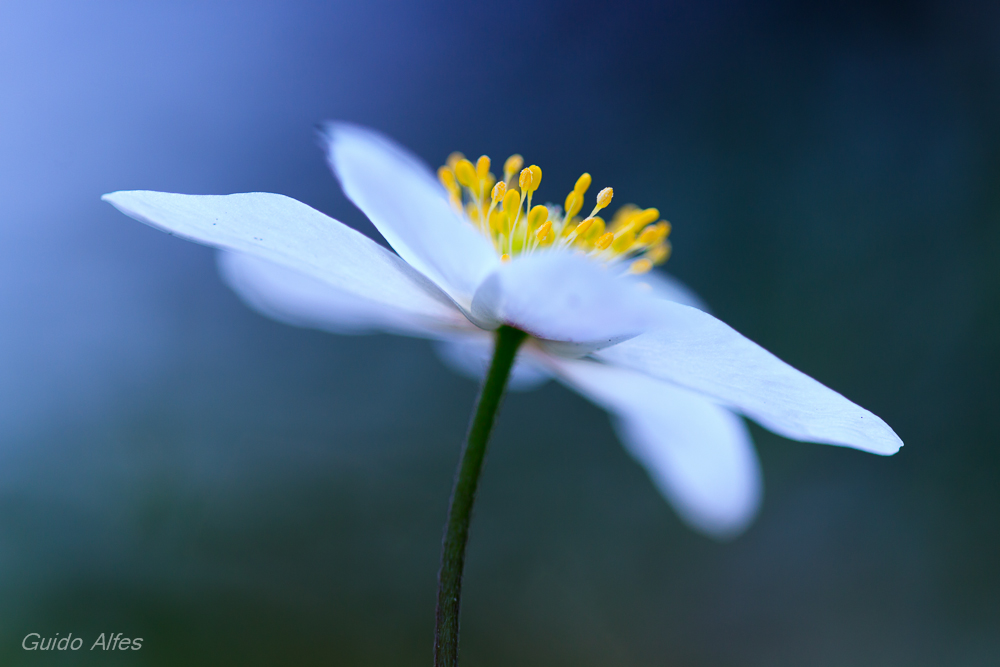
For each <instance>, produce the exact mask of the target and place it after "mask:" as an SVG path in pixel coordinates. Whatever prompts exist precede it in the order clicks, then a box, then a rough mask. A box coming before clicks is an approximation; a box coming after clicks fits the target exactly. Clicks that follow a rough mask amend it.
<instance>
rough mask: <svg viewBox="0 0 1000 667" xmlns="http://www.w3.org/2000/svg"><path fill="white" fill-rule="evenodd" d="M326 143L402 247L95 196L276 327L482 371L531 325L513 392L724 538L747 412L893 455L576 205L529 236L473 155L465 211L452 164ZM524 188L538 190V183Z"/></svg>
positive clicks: (305, 213)
mask: <svg viewBox="0 0 1000 667" xmlns="http://www.w3.org/2000/svg"><path fill="white" fill-rule="evenodd" d="M326 139H327V141H328V149H329V150H328V155H329V160H330V164H331V166H332V168H333V170H334V172H335V173H336V175H337V177H338V178H339V179H340V183H341V185H342V187H343V189H344V192H345V193H346V194H347V196H348V197H349V198H350V199H351V200H352V201H353V202H354V203H355V204H356V205H357V206H358V207H359V208H360V209H361V210H362V211H363V212H364V213H365V214H366V215H367V216H368V218H369V219H370V220H371V221H372V223H374V225H375V226H376V227H377V228H378V230H379V232H381V234H382V235H383V236H384V237H385V239H386V240H387V241H388V242H389V244H390V245H391V246H392V248H393V249H394V250H395V251H396V254H393V253H392V252H390V251H388V250H386V249H385V248H383V247H382V246H380V245H379V244H377V243H375V242H374V241H372V240H371V239H369V238H367V237H365V236H363V235H362V234H360V233H358V232H356V231H354V230H352V229H350V228H349V227H347V226H345V225H343V224H341V223H340V222H338V221H336V220H334V219H332V218H330V217H328V216H326V215H324V214H322V213H320V212H318V211H316V210H314V209H312V208H310V207H309V206H306V205H305V204H302V203H300V202H298V201H295V200H293V199H290V198H288V197H284V196H282V195H277V194H266V193H248V194H234V195H226V196H194V195H180V194H168V193H161V192H147V191H133V192H115V193H112V194H108V195H105V196H104V199H105V200H107V201H109V202H110V203H112V204H113V205H114V206H116V207H117V208H118V209H120V210H121V211H122V212H124V213H126V214H127V215H130V216H132V217H133V218H135V219H137V220H141V221H142V222H145V223H147V224H150V225H152V226H154V227H157V228H159V229H162V230H164V231H167V232H169V233H171V234H174V235H177V236H180V237H183V238H187V239H190V240H193V241H197V242H199V243H204V244H206V245H210V246H214V247H217V248H221V249H222V250H224V251H225V252H223V253H221V254H220V258H219V259H220V268H221V270H222V273H223V276H224V278H225V279H226V281H227V282H228V283H229V285H231V286H232V287H233V289H235V290H236V292H237V293H238V294H240V296H241V297H242V298H243V299H244V300H245V301H246V302H247V303H248V304H250V305H251V306H252V307H254V308H255V309H257V310H258V311H260V312H262V313H264V314H267V315H269V316H271V317H274V318H276V319H279V320H282V321H285V322H289V323H292V324H297V325H301V326H309V327H316V328H320V329H325V330H329V331H335V332H345V333H348V332H354V333H360V332H366V331H389V332H393V333H399V334H403V335H410V336H419V337H425V338H430V339H434V340H437V341H441V342H440V343H439V346H440V348H441V349H442V350H443V352H444V355H443V356H444V357H445V359H446V360H447V361H449V363H450V364H451V365H452V366H457V367H458V368H460V369H464V370H467V371H470V370H471V371H472V372H473V373H481V372H482V370H483V368H484V366H485V364H486V359H487V357H488V352H489V346H490V344H491V340H492V336H491V334H490V331H491V330H493V329H496V328H497V327H498V326H500V325H501V324H509V325H511V326H514V327H517V328H519V329H522V330H523V331H525V332H527V333H529V334H530V335H531V338H530V339H529V342H527V343H525V344H524V345H523V346H522V348H521V351H520V353H519V357H518V362H517V365H516V366H515V369H514V375H513V378H512V383H513V386H514V387H515V388H516V387H517V386H519V385H520V386H530V385H532V384H537V383H538V382H540V381H542V380H544V379H547V378H548V377H555V378H557V379H558V380H560V381H561V382H563V383H564V384H566V385H567V386H569V387H572V388H573V389H575V390H577V391H579V392H580V393H581V394H583V395H584V396H586V397H587V398H589V399H590V400H592V401H593V402H595V403H596V404H598V405H599V406H601V407H602V408H604V409H605V410H607V411H608V412H610V413H611V414H612V416H613V421H614V423H615V427H616V429H617V432H618V434H619V436H620V438H621V440H622V442H623V443H624V444H625V447H626V448H627V449H628V451H629V453H630V454H632V456H634V457H635V458H636V459H637V460H638V461H639V462H640V463H641V464H642V465H643V466H645V468H646V470H647V471H648V472H649V474H650V476H651V477H652V479H653V481H654V483H655V484H656V485H657V487H658V488H659V489H660V491H662V492H663V494H664V495H665V496H666V497H667V499H668V500H669V501H670V502H671V503H672V504H673V505H674V507H675V508H676V509H677V511H678V513H679V514H680V516H681V517H682V518H683V519H684V520H685V521H686V522H687V523H689V524H690V525H692V526H693V527H695V528H697V529H700V530H702V531H704V532H706V533H708V534H710V535H713V536H716V537H727V536H732V535H735V534H737V533H739V532H740V531H742V530H743V529H744V528H745V527H746V526H747V525H748V523H749V522H750V520H751V519H752V518H753V516H754V514H755V512H756V511H757V508H758V506H759V503H760V497H761V477H760V468H759V463H758V460H757V456H756V453H755V451H754V448H753V444H752V442H751V440H750V435H749V433H748V430H747V428H746V425H745V424H744V422H743V420H742V419H741V417H740V415H742V416H744V417H748V418H750V419H753V420H754V421H756V422H758V423H759V424H761V425H762V426H764V427H766V428H768V429H770V430H771V431H774V432H775V433H778V434H780V435H783V436H785V437H787V438H791V439H793V440H801V441H808V442H817V443H825V444H831V445H843V446H847V447H854V448H856V449H861V450H865V451H868V452H873V453H876V454H894V453H895V452H896V451H898V450H899V448H900V447H901V446H902V442H901V441H900V439H899V438H898V437H897V436H896V434H895V433H894V432H893V431H892V429H891V428H889V426H888V425H887V424H886V423H885V422H883V421H882V420H881V419H879V418H878V417H876V416H875V415H874V414H872V413H871V412H868V411H867V410H865V409H863V408H861V407H859V406H857V405H855V404H854V403H852V402H850V401H849V400H847V399H846V398H844V397H843V396H841V395H840V394H838V393H837V392H835V391H833V390H831V389H829V388H827V387H825V386H823V385H822V384H820V383H819V382H817V381H816V380H814V379H812V378H810V377H808V376H807V375H805V374H803V373H801V372H799V371H797V370H795V369H794V368H792V367H791V366H789V365H787V364H785V363H784V362H782V361H781V360H779V359H778V358H777V357H775V356H774V355H772V354H770V353H769V352H767V351H766V350H764V349H763V348H761V347H760V346H758V345H756V344H755V343H753V342H751V341H749V340H748V339H746V338H744V337H743V336H741V335H740V334H739V333H737V332H736V331H734V330H733V329H731V328H730V327H728V326H727V325H726V324H724V323H722V322H720V321H719V320H717V319H715V318H714V317H712V316H711V315H709V314H707V313H706V312H704V309H702V308H701V307H700V306H699V304H698V302H697V300H696V298H695V297H694V296H693V295H691V294H690V292H688V291H687V290H686V289H685V288H683V287H681V286H680V285H679V284H677V283H676V282H675V281H672V280H670V279H668V278H665V277H657V276H655V274H645V275H642V276H641V282H640V278H639V277H637V276H635V275H633V273H634V272H635V271H638V272H642V271H643V270H646V269H648V268H649V267H648V265H645V266H643V265H642V264H643V263H639V265H638V266H636V263H635V262H633V264H632V267H633V270H634V271H632V272H630V271H625V270H623V267H624V263H622V262H621V261H620V260H621V259H622V258H623V257H628V256H629V255H630V254H634V253H631V252H630V251H627V249H626V251H625V252H618V253H616V252H615V249H614V248H608V251H607V252H603V251H601V248H600V244H597V245H596V246H595V241H594V239H591V242H590V244H589V245H585V247H583V249H584V250H587V251H588V252H586V253H582V252H581V250H580V248H581V247H582V246H581V244H579V243H577V244H573V243H569V244H567V243H564V242H562V241H565V240H566V238H567V235H568V234H570V232H571V230H572V229H573V226H572V225H573V224H574V223H575V222H577V221H576V220H573V215H572V214H573V213H574V212H575V211H578V210H579V209H580V206H579V205H578V203H576V202H572V201H571V200H570V199H569V198H568V199H567V208H569V209H571V210H569V211H567V213H568V215H563V214H562V212H561V210H560V209H559V207H549V208H548V209H547V210H546V213H547V216H544V217H547V218H551V221H552V222H553V223H554V224H555V225H556V228H555V231H556V232H558V233H557V234H555V233H550V232H549V231H548V230H544V231H545V232H546V233H545V234H536V232H539V231H542V230H539V229H537V227H538V225H539V223H538V220H539V219H541V218H539V217H538V216H541V214H542V212H541V211H539V212H538V214H537V215H536V218H535V219H534V220H533V223H534V224H535V227H534V228H532V229H531V232H532V236H531V237H528V235H527V230H528V227H527V226H526V222H525V221H524V218H525V217H527V215H528V213H527V211H528V209H527V208H525V213H524V215H521V213H520V211H521V208H520V204H518V206H519V208H518V209H517V211H518V213H517V216H515V217H518V216H519V217H518V221H519V224H520V225H522V226H523V230H524V231H522V228H521V227H515V228H514V229H513V230H512V229H511V222H512V221H511V220H507V224H506V226H505V225H504V223H503V220H500V221H499V222H497V221H496V220H494V219H492V218H493V217H495V215H494V216H491V215H489V214H487V211H486V209H487V205H488V204H489V203H490V195H489V193H490V190H489V187H488V186H491V185H492V181H493V177H492V174H487V173H486V172H484V170H483V169H482V164H480V165H479V167H480V169H479V171H478V172H477V173H476V176H475V177H476V178H477V179H479V180H478V181H476V183H478V185H475V184H474V183H473V184H472V185H473V187H472V189H471V191H472V192H473V194H475V195H478V196H479V198H480V199H479V201H478V203H477V204H476V205H475V206H473V207H471V208H469V209H468V210H470V211H472V213H471V214H467V213H465V212H463V209H462V208H461V206H457V207H456V203H457V202H456V192H460V190H459V189H458V188H457V186H456V184H455V183H454V182H452V180H453V179H452V180H449V177H448V175H447V174H444V176H445V178H444V182H445V185H446V186H448V187H447V188H446V187H442V185H441V184H440V183H439V182H438V181H437V180H435V178H434V177H433V175H432V173H431V172H430V171H429V170H428V169H427V168H426V166H425V165H423V164H422V163H421V162H420V161H419V160H417V159H416V158H415V157H413V156H412V155H410V154H409V153H408V152H406V151H405V150H404V149H402V148H401V147H399V146H397V145H396V144H394V143H392V142H391V141H389V140H388V139H386V138H384V137H382V136H381V135H378V134H376V133H374V132H372V131H370V130H367V129H363V128H359V127H355V126H350V125H343V124H332V125H330V126H328V128H327V133H326ZM515 157H516V156H515ZM509 166H510V165H509V164H508V167H509ZM515 166H517V165H515ZM463 168H464V169H465V173H464V177H465V178H464V179H463V178H462V176H463V173H462V169H463ZM486 170H487V171H488V163H487V167H486ZM446 171H447V170H446ZM509 171H510V170H509V169H508V172H509ZM525 171H529V170H525ZM459 172H460V173H459V179H458V180H460V181H463V180H464V181H466V182H468V181H470V179H471V178H472V177H470V176H469V174H468V163H466V164H464V165H463V166H462V167H459ZM451 173H452V174H454V172H451ZM509 178H510V175H509V173H505V181H507V180H508V179H509ZM540 178H541V172H540V171H538V172H537V179H538V180H540ZM581 180H583V179H581ZM586 181H587V183H586V184H589V177H587V179H586ZM466 184H468V183H466ZM586 184H585V185H586ZM521 185H522V186H525V187H522V188H521V190H522V192H524V193H525V194H528V193H530V192H531V190H532V182H531V176H530V175H529V176H528V182H527V183H524V182H522V184H521ZM537 186H538V181H537V180H536V181H535V182H534V189H537ZM476 188H478V190H476ZM512 189H513V188H511V190H512ZM585 189H586V188H585V187H584V188H583V190H585ZM575 190H580V188H579V187H578V188H576V189H575ZM499 194H500V195H501V197H500V200H495V201H498V203H499V201H502V199H503V197H502V195H503V194H504V193H503V192H500V193H499ZM608 194H609V193H606V194H605V199H609V198H610V197H609V196H608ZM571 196H572V193H571ZM581 200H582V192H581ZM605 203H606V202H605ZM508 204H510V202H508ZM501 208H502V204H501V205H500V206H497V207H494V208H493V210H494V211H498V210H500V209H501ZM649 210H653V209H649ZM508 212H509V213H511V215H513V214H514V211H513V208H512V207H509V209H508ZM596 212H597V209H595V213H596ZM470 215H471V217H470ZM592 216H593V214H592ZM561 217H565V218H568V219H570V220H569V221H564V220H562V219H561ZM473 218H479V219H481V220H482V221H483V222H482V224H479V223H477V222H474V220H473ZM595 219H596V218H595ZM491 224H492V225H493V227H492V228H491V227H490V225H491ZM602 226H603V223H602ZM636 231H638V230H636ZM553 236H555V237H557V238H556V240H555V241H554V240H553ZM662 236H663V235H662V234H661V235H660V238H661V239H662ZM560 239H561V241H560ZM604 245H605V246H607V243H605V244H604ZM615 248H618V246H617V245H616V246H615ZM518 250H520V251H521V252H520V254H518V252H517V251H518ZM619 250H620V248H619ZM511 251H513V252H511ZM662 254H663V253H662V252H661V253H660V256H662ZM501 255H507V256H505V257H503V259H501ZM509 255H513V257H512V258H511V257H510V256H509ZM504 260H509V261H504Z"/></svg>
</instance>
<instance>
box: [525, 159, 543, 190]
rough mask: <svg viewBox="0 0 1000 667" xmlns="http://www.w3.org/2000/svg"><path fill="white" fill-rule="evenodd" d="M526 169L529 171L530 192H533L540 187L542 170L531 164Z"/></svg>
mask: <svg viewBox="0 0 1000 667" xmlns="http://www.w3.org/2000/svg"><path fill="white" fill-rule="evenodd" d="M528 169H530V170H531V191H532V192H534V191H535V190H537V189H538V188H539V187H540V186H541V185H542V168H541V167H539V166H538V165H537V164H533V165H531V166H530V167H528Z"/></svg>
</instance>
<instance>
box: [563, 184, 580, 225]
mask: <svg viewBox="0 0 1000 667" xmlns="http://www.w3.org/2000/svg"><path fill="white" fill-rule="evenodd" d="M565 208H566V219H567V220H572V219H573V216H574V215H576V214H577V213H579V212H580V209H581V208H583V195H581V194H580V193H579V192H578V191H576V190H573V192H571V193H569V194H568V195H566V207H565Z"/></svg>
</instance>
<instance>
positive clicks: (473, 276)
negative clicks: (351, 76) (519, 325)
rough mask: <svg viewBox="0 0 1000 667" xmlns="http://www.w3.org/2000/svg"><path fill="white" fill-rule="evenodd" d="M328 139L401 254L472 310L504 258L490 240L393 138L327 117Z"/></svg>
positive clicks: (369, 212)
mask: <svg viewBox="0 0 1000 667" xmlns="http://www.w3.org/2000/svg"><path fill="white" fill-rule="evenodd" d="M325 139H326V143H327V156H328V159H329V162H330V166H331V167H332V168H333V171H334V173H335V174H336V175H337V178H338V179H340V185H341V187H342V188H343V189H344V193H345V194H346V195H347V196H348V198H349V199H350V200H351V201H353V202H354V203H355V205H356V206H357V207H358V208H360V209H361V210H362V212H364V214H365V215H366V216H368V219H369V220H371V221H372V224H374V225H375V227H376V228H378V231H379V232H380V233H381V234H382V236H384V237H385V239H386V241H388V242H389V245H391V246H392V247H393V249H395V251H396V252H398V253H399V256H400V257H402V258H403V259H405V260H406V261H407V262H408V263H409V264H410V265H411V266H413V267H414V268H415V269H417V270H418V271H420V272H421V273H423V274H424V275H425V276H427V277H428V278H430V279H431V280H433V281H434V282H435V283H437V284H438V285H439V286H440V287H441V288H442V289H443V290H444V291H445V292H447V293H448V294H449V295H451V297H452V298H453V299H455V300H456V301H457V302H458V303H459V304H461V305H462V306H463V307H465V308H467V307H468V306H469V304H470V303H471V301H472V294H473V292H475V289H476V287H477V286H478V285H479V283H480V282H482V280H483V278H485V277H486V276H487V275H488V274H489V272H490V271H491V270H493V268H494V267H495V266H496V265H497V264H499V262H500V259H499V257H497V253H496V250H494V248H493V244H492V243H491V242H490V241H489V240H488V239H487V238H486V237H485V236H483V235H482V234H480V233H479V232H478V231H477V230H476V229H475V228H473V226H472V225H471V224H469V223H468V222H466V221H465V220H464V219H463V218H462V217H461V216H459V215H458V214H457V213H456V212H455V210H454V209H453V208H452V207H451V205H450V204H449V203H448V199H447V197H446V195H445V192H444V188H442V187H441V185H440V184H439V183H438V182H437V179H435V178H434V176H433V175H432V174H431V172H430V170H428V168H427V167H426V166H425V165H424V164H423V163H422V162H421V161H420V160H419V159H417V158H416V157H414V156H413V155H411V154H410V153H409V152H407V151H406V150H405V149H403V148H402V147H400V146H399V145H397V144H395V143H394V142H392V141H391V140H389V139H388V138H386V137H384V136H382V135H381V134H378V133H376V132H374V131H372V130H368V129H365V128H361V127H357V126H355V125H348V124H345V123H329V124H328V125H327V126H326V127H325Z"/></svg>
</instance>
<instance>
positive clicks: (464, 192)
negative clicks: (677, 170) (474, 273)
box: [437, 152, 670, 273]
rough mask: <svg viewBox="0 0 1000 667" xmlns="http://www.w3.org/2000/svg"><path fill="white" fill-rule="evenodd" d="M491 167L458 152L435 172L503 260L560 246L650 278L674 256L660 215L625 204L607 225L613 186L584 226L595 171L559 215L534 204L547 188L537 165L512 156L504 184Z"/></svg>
mask: <svg viewBox="0 0 1000 667" xmlns="http://www.w3.org/2000/svg"><path fill="white" fill-rule="evenodd" d="M491 164H492V162H491V160H490V158H489V157H488V156H486V155H483V156H480V157H479V158H478V159H477V160H476V161H475V162H471V161H469V160H467V159H466V158H465V157H464V156H463V155H462V154H461V153H457V152H456V153H452V154H451V155H449V156H448V162H447V164H446V165H445V166H443V167H441V168H440V169H438V172H437V174H438V179H439V180H440V181H441V184H442V185H443V186H444V188H445V190H446V191H447V192H448V197H449V199H450V200H451V203H452V205H453V206H454V207H455V209H456V211H458V212H459V213H460V214H462V217H464V218H465V219H466V220H467V221H469V222H470V223H471V224H473V225H474V226H476V227H478V228H479V230H480V231H481V232H482V233H483V234H484V235H486V236H487V238H489V239H490V241H491V242H492V243H493V246H494V247H495V248H496V250H497V253H498V254H500V255H501V258H502V259H503V261H509V260H510V259H511V257H513V256H514V255H517V254H519V253H530V252H535V251H536V250H538V249H540V248H543V247H548V246H550V245H552V244H556V245H557V246H558V247H559V248H567V249H568V248H573V247H575V248H576V249H577V251H578V252H579V251H582V252H584V253H585V254H587V255H588V256H590V257H592V258H593V259H594V260H596V261H598V262H601V263H604V264H616V263H619V262H624V263H626V264H627V266H628V267H629V268H628V269H627V270H628V271H630V272H631V273H645V272H646V271H649V270H650V268H651V267H652V266H654V265H655V264H659V263H661V262H663V261H665V260H666V259H667V258H668V257H669V256H670V243H669V242H668V241H667V240H666V239H667V236H669V234H670V223H669V222H667V221H665V220H660V221H659V222H657V223H655V224H654V221H655V220H657V219H658V218H659V215H660V212H659V210H657V209H655V208H647V209H640V208H638V207H636V206H634V205H632V204H626V205H625V206H622V207H620V208H619V209H618V211H616V212H615V214H614V216H613V217H612V219H611V222H609V223H605V221H604V219H603V218H601V217H599V216H598V215H597V214H598V212H600V211H601V210H602V209H605V208H607V207H608V205H609V204H611V201H612V198H613V197H614V190H612V189H611V188H604V189H603V190H601V191H600V192H599V193H597V202H596V205H595V206H594V210H593V211H591V213H590V215H588V216H587V217H586V218H584V219H583V220H580V217H579V216H580V212H581V210H582V209H583V205H584V201H585V197H586V193H587V191H588V189H589V188H590V186H591V185H592V184H593V179H592V178H591V176H590V174H589V173H586V172H585V173H583V174H581V175H580V177H579V178H577V179H576V182H575V183H574V184H573V189H572V191H570V193H569V194H568V195H567V196H566V199H565V205H564V207H563V208H562V210H560V208H559V207H558V206H554V205H551V204H550V205H546V206H533V205H532V198H533V196H534V194H535V193H536V192H538V191H539V186H540V185H541V182H542V170H541V168H540V167H539V166H538V165H534V164H533V165H530V166H528V167H525V166H524V159H523V158H522V157H521V156H520V155H517V154H514V155H511V156H510V157H509V158H507V160H506V161H505V162H504V165H503V180H499V179H498V178H497V177H496V176H494V175H493V173H491V172H490V166H491ZM515 176H517V178H516V180H515ZM522 208H523V216H524V222H523V223H522V222H521V217H522ZM522 224H523V225H524V226H523V228H522V226H521V225H522Z"/></svg>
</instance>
